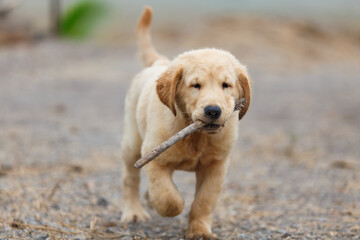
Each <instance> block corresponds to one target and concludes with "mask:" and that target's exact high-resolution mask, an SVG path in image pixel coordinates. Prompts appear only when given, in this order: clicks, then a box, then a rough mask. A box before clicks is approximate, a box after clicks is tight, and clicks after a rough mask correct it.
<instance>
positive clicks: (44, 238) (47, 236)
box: [36, 234, 49, 240]
mask: <svg viewBox="0 0 360 240" xmlns="http://www.w3.org/2000/svg"><path fill="white" fill-rule="evenodd" d="M48 238H49V234H44V235H41V236H40V237H37V238H36V240H46V239H48Z"/></svg>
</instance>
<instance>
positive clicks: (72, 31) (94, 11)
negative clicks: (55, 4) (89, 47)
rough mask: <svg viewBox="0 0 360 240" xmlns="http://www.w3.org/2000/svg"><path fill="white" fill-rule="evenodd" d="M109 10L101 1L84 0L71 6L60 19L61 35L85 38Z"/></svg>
mask: <svg viewBox="0 0 360 240" xmlns="http://www.w3.org/2000/svg"><path fill="white" fill-rule="evenodd" d="M107 12H108V8H107V6H106V5H105V4H104V3H101V2H100V1H91V0H84V1H79V2H77V3H75V4H73V5H72V6H70V7H69V8H68V9H67V10H66V11H65V13H64V14H63V15H62V17H61V19H60V29H59V30H60V36H63V37H67V38H76V39H83V38H86V37H89V36H90V35H91V33H93V32H94V30H95V29H96V27H97V26H98V25H99V23H100V21H101V19H103V18H104V17H105V15H106V13H107Z"/></svg>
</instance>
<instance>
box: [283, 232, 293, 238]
mask: <svg viewBox="0 0 360 240" xmlns="http://www.w3.org/2000/svg"><path fill="white" fill-rule="evenodd" d="M288 237H291V234H290V233H284V234H283V235H281V238H288Z"/></svg>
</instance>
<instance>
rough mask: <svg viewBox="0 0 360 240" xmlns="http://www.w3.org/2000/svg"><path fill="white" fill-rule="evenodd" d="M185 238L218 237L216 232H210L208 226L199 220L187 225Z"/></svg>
mask: <svg viewBox="0 0 360 240" xmlns="http://www.w3.org/2000/svg"><path fill="white" fill-rule="evenodd" d="M186 239H203V240H208V239H212V240H213V239H218V238H217V236H216V234H214V233H211V231H210V230H209V228H208V227H207V226H206V225H205V224H203V223H201V222H196V223H195V222H192V223H190V225H189V228H188V231H187V235H186Z"/></svg>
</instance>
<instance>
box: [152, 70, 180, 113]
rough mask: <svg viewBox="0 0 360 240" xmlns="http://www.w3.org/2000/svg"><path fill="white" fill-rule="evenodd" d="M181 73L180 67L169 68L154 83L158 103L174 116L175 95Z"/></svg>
mask: <svg viewBox="0 0 360 240" xmlns="http://www.w3.org/2000/svg"><path fill="white" fill-rule="evenodd" d="M182 73H183V68H182V67H181V66H170V67H169V68H168V69H167V70H166V71H165V72H164V73H163V74H161V75H160V77H159V79H158V80H157V81H156V92H157V94H158V96H159V98H160V101H161V102H162V103H163V104H165V105H166V106H167V107H168V108H170V110H171V111H172V112H173V114H174V115H175V116H176V108H175V94H176V88H177V85H178V83H179V81H180V79H181V78H182Z"/></svg>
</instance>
